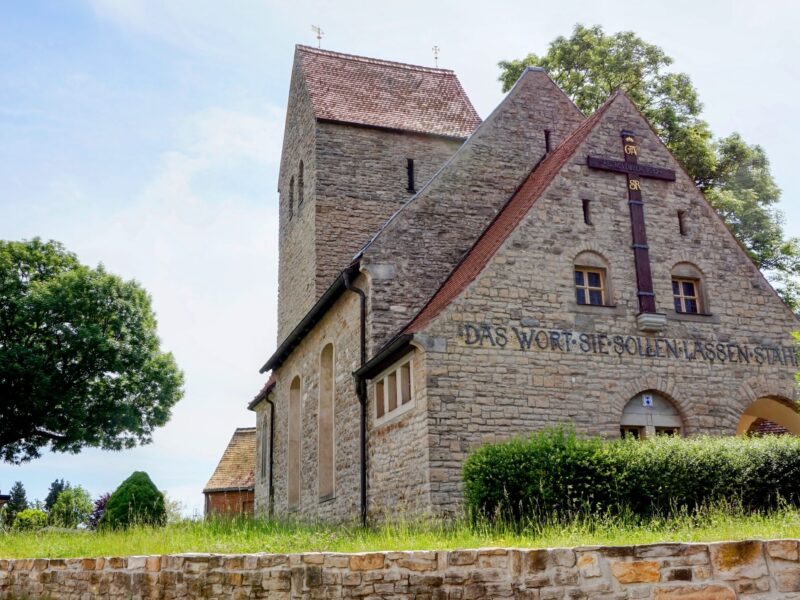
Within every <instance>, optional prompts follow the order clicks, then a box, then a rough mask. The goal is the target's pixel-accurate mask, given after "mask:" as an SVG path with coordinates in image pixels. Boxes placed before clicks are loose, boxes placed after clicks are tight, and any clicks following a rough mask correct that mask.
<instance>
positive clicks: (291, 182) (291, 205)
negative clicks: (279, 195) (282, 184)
mask: <svg viewBox="0 0 800 600" xmlns="http://www.w3.org/2000/svg"><path fill="white" fill-rule="evenodd" d="M293 216H294V177H292V178H291V179H290V180H289V218H290V219H291V218H292V217H293Z"/></svg>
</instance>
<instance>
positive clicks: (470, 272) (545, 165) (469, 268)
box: [400, 92, 619, 334]
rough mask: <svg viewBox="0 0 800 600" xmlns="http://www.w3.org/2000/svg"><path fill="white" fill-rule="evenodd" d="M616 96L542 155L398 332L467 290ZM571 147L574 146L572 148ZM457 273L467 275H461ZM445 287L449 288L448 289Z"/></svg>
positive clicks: (417, 323)
mask: <svg viewBox="0 0 800 600" xmlns="http://www.w3.org/2000/svg"><path fill="white" fill-rule="evenodd" d="M618 97H619V93H618V92H615V93H614V94H612V95H611V96H610V97H609V98H608V100H606V101H605V102H604V103H603V104H602V106H600V107H599V108H598V109H597V110H596V111H595V113H594V114H593V115H592V116H591V117H589V118H588V119H586V120H585V121H584V122H583V123H581V124H580V126H578V127H577V128H575V130H574V131H573V132H572V133H571V134H570V135H569V136H567V138H566V139H565V140H564V141H563V142H561V144H559V145H558V147H557V148H556V149H555V150H554V151H553V152H552V153H550V154H549V155H547V156H545V157H544V159H543V160H540V161H539V162H538V163H537V164H536V165H534V167H533V168H532V169H531V172H530V173H529V174H528V176H527V177H526V178H525V180H524V181H523V182H522V184H521V185H520V186H519V187H518V188H517V190H516V191H515V192H514V193H513V194H511V196H510V198H509V199H508V201H507V202H506V203H505V204H504V205H503V207H502V208H501V209H500V210H499V211H498V212H497V214H496V215H495V216H494V218H493V219H492V220H491V221H490V222H489V224H488V225H487V226H486V228H485V229H484V230H483V231H482V232H481V234H480V235H479V236H478V238H477V239H476V240H475V242H474V243H473V244H472V246H470V249H469V250H467V251H466V252H465V253H464V255H463V256H462V257H461V260H459V261H458V263H457V264H456V266H455V267H453V270H452V271H450V274H449V275H448V276H447V277H446V278H445V280H444V281H443V282H442V284H441V285H440V286H439V289H437V290H436V292H435V293H434V294H433V295H432V296H431V297H430V299H429V300H428V302H426V303H425V306H423V307H422V308H421V309H420V310H419V312H417V314H416V315H414V317H413V318H412V319H411V320H410V321H409V322H408V324H407V325H406V326H405V327H404V328H403V329H401V331H400V333H401V334H402V333H415V332H417V331H419V330H420V329H422V327H424V326H425V325H427V324H428V323H430V322H431V321H432V320H433V319H434V318H435V317H436V316H438V315H439V314H440V313H441V312H442V311H443V310H444V309H445V308H446V307H447V306H448V305H449V304H450V302H452V300H454V299H455V298H456V297H457V296H458V295H459V294H461V292H463V291H464V290H465V289H466V288H467V286H468V285H469V284H470V283H471V282H472V281H473V280H474V278H475V277H477V275H478V274H480V272H481V271H482V270H483V269H484V267H485V266H486V264H487V263H488V262H489V260H490V259H491V258H492V257H493V256H494V255H495V254H496V253H497V250H498V249H499V248H500V246H502V244H503V243H504V242H505V240H507V239H508V236H509V235H511V233H512V232H513V231H514V230H515V229H516V228H517V226H518V224H519V221H520V220H521V219H522V218H523V217H524V216H525V215H527V214H528V212H529V211H530V209H531V208H532V207H533V205H534V203H535V202H536V200H537V199H538V198H539V196H541V195H542V193H543V192H544V191H545V190H546V189H547V187H548V186H549V185H550V183H552V181H553V179H555V177H556V175H558V173H560V172H561V169H562V168H563V166H564V164H565V163H566V161H567V160H569V158H570V157H571V156H573V155H574V154H575V151H576V150H577V148H578V145H580V144H581V143H582V142H583V141H584V140H585V139H586V137H587V136H588V135H589V133H591V131H592V130H593V129H594V126H595V125H596V124H597V122H598V121H599V120H600V118H601V117H602V116H603V115H604V114H605V112H606V110H608V108H609V107H610V106H611V104H612V102H613V101H614V100H615V99H616V98H618ZM573 145H574V147H571V146H573ZM548 169H551V171H552V172H548ZM537 174H543V175H544V179H543V180H542V181H541V182H538V183H539V186H538V188H539V189H535V188H534V190H533V194H532V196H531V197H530V198H529V199H528V200H529V201H530V202H529V204H528V205H527V206H525V203H524V202H523V200H525V199H524V198H522V196H521V194H524V193H525V192H526V187H528V186H529V185H532V184H533V183H537V182H535V181H534V179H533V178H534V176H535V175H537ZM532 182H533V183H532ZM518 204H521V206H520V207H519V208H520V209H521V210H519V213H520V214H519V215H518V217H517V218H513V219H511V220H510V221H509V222H508V223H502V221H503V219H504V218H505V217H506V215H507V214H508V213H509V211H510V210H512V205H514V207H513V208H518V207H517V205H518ZM494 229H497V230H498V234H499V235H498V236H497V239H496V240H494V241H493V243H491V244H490V247H489V248H488V250H489V251H488V252H487V253H486V256H485V257H483V258H482V260H480V261H479V262H477V263H475V264H469V262H468V261H469V260H470V258H472V257H473V256H475V255H476V252H477V250H478V247H479V246H480V245H481V244H482V242H483V243H486V242H485V240H487V239H488V237H489V234H490V233H491V232H492V231H493V230H494ZM460 271H466V272H465V273H463V274H462V273H460ZM460 275H461V276H460ZM454 282H455V283H454ZM448 286H449V288H450V289H448ZM437 299H438V300H444V301H443V302H440V303H439V304H440V305H439V306H438V307H437V306H436V305H437ZM431 307H433V308H431Z"/></svg>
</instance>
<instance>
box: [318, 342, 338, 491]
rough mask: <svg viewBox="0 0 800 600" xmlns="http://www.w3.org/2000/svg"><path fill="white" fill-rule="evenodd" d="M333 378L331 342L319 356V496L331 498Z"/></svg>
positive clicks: (333, 465) (332, 481)
mask: <svg viewBox="0 0 800 600" xmlns="http://www.w3.org/2000/svg"><path fill="white" fill-rule="evenodd" d="M335 396H336V394H335V379H334V368H333V344H328V345H327V346H325V347H324V348H323V349H322V353H321V354H320V357H319V413H318V419H319V423H318V429H319V449H318V451H319V456H318V461H319V462H318V468H319V497H320V500H327V499H328V498H332V497H333V496H334V494H335V483H334V470H335V456H334V449H335V437H334V436H335V430H334V408H335Z"/></svg>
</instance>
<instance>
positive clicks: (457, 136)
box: [278, 46, 480, 343]
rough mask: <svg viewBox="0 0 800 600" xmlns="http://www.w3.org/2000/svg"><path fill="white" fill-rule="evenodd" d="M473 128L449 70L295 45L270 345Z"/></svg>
mask: <svg viewBox="0 0 800 600" xmlns="http://www.w3.org/2000/svg"><path fill="white" fill-rule="evenodd" d="M479 124H480V118H479V117H478V114H477V113H476V111H475V109H474V108H473V106H472V104H471V103H470V101H469V99H468V98H467V96H466V94H465V93H464V90H463V89H462V87H461V84H460V83H459V81H458V79H457V78H456V76H455V74H454V73H453V72H452V71H450V70H447V69H434V68H428V67H420V66H414V65H407V64H404V63H397V62H390V61H383V60H376V59H371V58H364V57H360V56H353V55H348V54H341V53H338V52H330V51H327V50H319V49H317V48H310V47H307V46H297V47H296V50H295V57H294V65H293V69H292V78H291V84H290V91H289V102H288V107H287V111H286V127H285V131H284V139H283V152H282V157H281V166H280V174H279V178H278V193H279V196H280V234H279V235H280V240H279V241H280V249H279V252H280V261H279V275H278V289H279V293H278V343H280V342H281V341H283V339H284V338H285V337H286V336H287V335H288V334H289V333H290V332H291V331H292V330H293V329H294V328H295V327H296V326H297V324H298V323H299V322H300V320H301V319H302V318H303V316H304V315H305V314H306V313H307V312H308V311H309V310H310V309H311V307H312V306H313V305H314V303H315V302H316V301H317V300H318V299H319V298H320V296H321V295H322V294H323V293H324V291H325V290H326V289H327V288H328V287H329V286H330V284H331V283H332V282H333V281H334V279H335V277H336V276H337V275H338V274H339V273H340V272H341V270H342V269H344V268H345V267H347V266H348V265H349V264H350V261H351V260H352V258H353V256H354V255H355V254H356V252H358V250H359V249H360V248H361V247H362V246H363V245H364V244H365V243H366V242H368V241H369V239H370V237H371V236H372V235H373V234H374V233H375V232H376V231H377V230H378V229H379V228H380V227H381V225H382V224H383V223H384V222H385V221H386V220H387V219H388V218H389V217H390V216H391V215H392V214H393V213H394V212H395V211H396V210H397V209H398V208H400V207H401V206H402V205H403V204H404V203H405V202H406V201H407V200H408V199H409V198H410V197H412V196H413V195H414V194H415V193H416V192H417V191H418V190H420V189H421V188H422V187H423V186H424V185H425V183H426V182H427V181H428V180H429V179H430V178H431V177H432V176H433V175H434V174H435V173H436V172H437V171H438V170H439V169H440V168H441V166H442V165H443V164H444V163H445V161H447V159H448V158H450V157H451V156H452V155H453V154H454V153H455V152H456V150H457V149H458V148H459V147H460V146H461V144H462V143H463V142H464V140H465V139H466V138H467V137H468V136H469V135H470V134H471V133H472V132H473V131H474V130H475V128H476V127H477V126H478V125H479Z"/></svg>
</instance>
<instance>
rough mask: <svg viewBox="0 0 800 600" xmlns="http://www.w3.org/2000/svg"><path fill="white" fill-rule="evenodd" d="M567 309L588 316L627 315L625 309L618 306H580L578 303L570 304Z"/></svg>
mask: <svg viewBox="0 0 800 600" xmlns="http://www.w3.org/2000/svg"><path fill="white" fill-rule="evenodd" d="M567 308H568V309H569V310H571V311H572V312H577V313H583V314H586V315H614V316H615V317H621V316H624V315H625V307H624V306H620V305H618V304H578V303H577V302H570V303H569V304H568V305H567Z"/></svg>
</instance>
